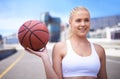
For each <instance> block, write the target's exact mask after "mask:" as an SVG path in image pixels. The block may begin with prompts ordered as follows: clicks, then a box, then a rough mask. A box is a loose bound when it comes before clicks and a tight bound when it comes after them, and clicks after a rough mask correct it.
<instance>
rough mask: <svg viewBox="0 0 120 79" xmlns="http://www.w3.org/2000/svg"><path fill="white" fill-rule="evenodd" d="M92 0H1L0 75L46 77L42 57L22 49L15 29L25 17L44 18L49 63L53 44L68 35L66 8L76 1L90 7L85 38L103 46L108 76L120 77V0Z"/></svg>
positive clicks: (3, 77) (13, 78)
mask: <svg viewBox="0 0 120 79" xmlns="http://www.w3.org/2000/svg"><path fill="white" fill-rule="evenodd" d="M92 1H93V2H91V1H88V0H75V1H69V0H68V1H67V0H60V1H49V0H39V1H38V0H33V1H32V0H31V1H25V0H20V1H19V0H11V1H7V0H3V1H0V9H1V13H0V21H1V23H0V79H46V75H45V70H44V66H43V62H42V60H41V59H40V58H39V57H36V56H35V55H33V54H30V53H28V51H26V50H25V49H24V47H23V46H22V45H21V44H20V42H19V40H18V31H17V30H16V29H18V27H20V24H21V23H24V22H25V21H26V20H30V19H31V20H32V19H37V20H39V21H40V22H43V23H44V24H45V25H46V27H47V28H48V30H49V34H50V37H49V41H48V43H47V45H46V48H47V49H48V55H49V56H50V60H51V63H52V49H53V47H54V45H55V44H56V43H57V42H60V41H65V40H67V39H68V37H69V36H68V34H69V27H70V26H69V23H68V19H67V18H68V16H67V15H68V12H69V11H70V10H71V8H73V7H74V6H78V5H84V6H85V7H87V8H88V9H89V10H90V13H91V19H90V23H91V24H90V31H89V33H88V35H87V38H88V40H89V41H90V42H93V43H97V44H99V45H101V46H102V47H103V48H104V49H105V54H106V68H107V69H106V70H107V75H108V79H120V75H119V73H120V12H119V11H120V10H119V3H120V1H119V0H114V1H113V0H109V1H102V0H101V1H96V0H92Z"/></svg>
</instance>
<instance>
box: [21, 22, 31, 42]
mask: <svg viewBox="0 0 120 79" xmlns="http://www.w3.org/2000/svg"><path fill="white" fill-rule="evenodd" d="M31 22H32V21H30V22H29V24H28V26H30V24H31ZM23 26H24V27H25V28H26V29H27V32H26V33H25V34H24V36H23V39H22V40H21V44H23V40H24V38H25V36H26V35H27V33H28V32H29V28H27V26H25V25H24V24H23Z"/></svg>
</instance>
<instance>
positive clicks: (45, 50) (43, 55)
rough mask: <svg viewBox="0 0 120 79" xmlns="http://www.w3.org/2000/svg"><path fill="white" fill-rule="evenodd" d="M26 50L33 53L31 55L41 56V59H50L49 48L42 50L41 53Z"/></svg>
mask: <svg viewBox="0 0 120 79" xmlns="http://www.w3.org/2000/svg"><path fill="white" fill-rule="evenodd" d="M25 50H27V51H28V52H29V53H31V54H35V55H37V56H39V57H41V58H46V57H48V51H47V48H46V47H45V48H42V49H41V50H39V51H34V50H32V49H30V48H28V47H27V48H26V49H25Z"/></svg>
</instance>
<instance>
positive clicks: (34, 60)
mask: <svg viewBox="0 0 120 79" xmlns="http://www.w3.org/2000/svg"><path fill="white" fill-rule="evenodd" d="M50 52H51V50H49V55H50V57H51V53H50ZM107 74H108V79H120V57H115V56H107ZM0 79H46V77H45V71H44V66H43V63H42V61H41V59H40V58H39V57H37V56H35V55H33V54H30V53H28V52H26V51H24V50H19V51H18V52H17V53H15V54H13V55H11V56H10V57H8V58H5V59H3V60H2V61H0Z"/></svg>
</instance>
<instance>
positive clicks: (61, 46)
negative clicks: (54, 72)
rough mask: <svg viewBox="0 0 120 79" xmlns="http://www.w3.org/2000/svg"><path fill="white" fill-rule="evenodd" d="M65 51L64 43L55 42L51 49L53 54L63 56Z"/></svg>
mask: <svg viewBox="0 0 120 79" xmlns="http://www.w3.org/2000/svg"><path fill="white" fill-rule="evenodd" d="M65 51H66V41H62V42H57V43H56V44H55V45H54V47H53V53H56V52H57V53H59V54H62V55H63V54H64V53H65Z"/></svg>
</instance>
